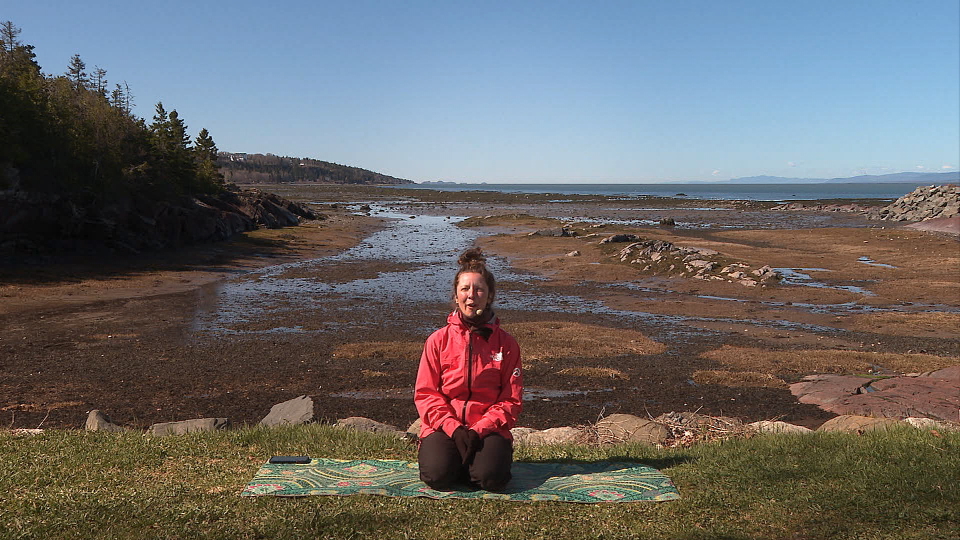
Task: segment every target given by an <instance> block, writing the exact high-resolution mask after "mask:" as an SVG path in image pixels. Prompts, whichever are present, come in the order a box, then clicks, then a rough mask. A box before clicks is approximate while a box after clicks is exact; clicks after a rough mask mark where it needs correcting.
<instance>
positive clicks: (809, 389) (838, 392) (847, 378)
mask: <svg viewBox="0 0 960 540" xmlns="http://www.w3.org/2000/svg"><path fill="white" fill-rule="evenodd" d="M870 381H871V379H866V378H864V377H855V376H853V375H807V376H806V377H804V378H803V380H802V381H801V382H798V383H794V384H791V385H790V393H791V394H793V395H794V396H797V398H798V400H799V401H800V403H811V404H813V405H819V406H821V408H823V407H822V406H823V405H826V404H830V403H833V402H835V401H837V400H840V399H842V398H845V397H847V396H850V395H853V394H856V393H857V390H858V389H859V388H860V387H861V386H863V385H865V384H869V383H870Z"/></svg>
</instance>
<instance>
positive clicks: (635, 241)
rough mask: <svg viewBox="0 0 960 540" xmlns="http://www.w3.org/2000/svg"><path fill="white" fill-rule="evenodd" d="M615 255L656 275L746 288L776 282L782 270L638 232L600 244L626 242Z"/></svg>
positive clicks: (619, 235) (607, 239) (605, 240)
mask: <svg viewBox="0 0 960 540" xmlns="http://www.w3.org/2000/svg"><path fill="white" fill-rule="evenodd" d="M626 242H629V244H628V245H627V246H626V247H624V248H622V249H620V251H618V252H617V253H616V255H615V257H616V258H617V259H619V260H620V262H626V263H630V264H631V265H636V266H639V267H641V268H642V271H643V272H650V273H652V274H653V275H668V276H672V277H688V278H694V279H703V280H713V281H727V282H731V283H738V284H740V285H743V286H745V287H756V286H757V285H767V284H773V283H776V282H777V281H779V280H780V277H781V276H780V273H779V272H778V271H776V270H774V269H773V268H771V267H770V266H762V267H760V268H753V267H751V266H750V265H749V264H747V263H744V262H737V261H733V260H730V259H728V258H726V257H724V256H723V255H721V254H720V253H718V252H717V251H715V250H712V249H707V248H697V247H681V246H676V245H674V244H673V243H672V242H667V241H666V240H649V239H644V238H642V237H640V236H637V235H635V234H614V235H611V236H608V237H606V238H604V239H603V240H600V244H614V243H626Z"/></svg>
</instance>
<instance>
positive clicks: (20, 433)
mask: <svg viewBox="0 0 960 540" xmlns="http://www.w3.org/2000/svg"><path fill="white" fill-rule="evenodd" d="M41 433H43V430H42V429H40V428H15V429H11V430H10V434H11V435H13V436H14V437H26V436H28V435H40V434H41Z"/></svg>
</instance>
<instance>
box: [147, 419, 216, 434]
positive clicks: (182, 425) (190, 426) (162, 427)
mask: <svg viewBox="0 0 960 540" xmlns="http://www.w3.org/2000/svg"><path fill="white" fill-rule="evenodd" d="M228 427H230V421H229V420H227V419H226V418H197V419H194V420H183V421H180V422H161V423H159V424H154V425H152V426H150V428H149V429H147V433H149V434H150V435H158V436H165V435H183V434H185V433H193V432H196V431H217V430H218V429H226V428H228Z"/></svg>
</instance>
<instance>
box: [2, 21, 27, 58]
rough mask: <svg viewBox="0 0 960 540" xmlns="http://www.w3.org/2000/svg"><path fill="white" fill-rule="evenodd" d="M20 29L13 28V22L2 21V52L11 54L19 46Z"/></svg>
mask: <svg viewBox="0 0 960 540" xmlns="http://www.w3.org/2000/svg"><path fill="white" fill-rule="evenodd" d="M20 31H21V30H20V29H19V28H17V27H16V26H14V24H13V21H4V22H2V23H0V49H3V52H13V50H14V49H16V48H17V47H19V46H21V45H22V44H21V43H20Z"/></svg>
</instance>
